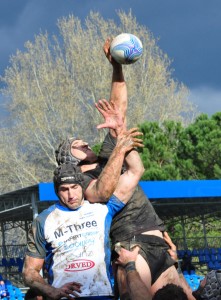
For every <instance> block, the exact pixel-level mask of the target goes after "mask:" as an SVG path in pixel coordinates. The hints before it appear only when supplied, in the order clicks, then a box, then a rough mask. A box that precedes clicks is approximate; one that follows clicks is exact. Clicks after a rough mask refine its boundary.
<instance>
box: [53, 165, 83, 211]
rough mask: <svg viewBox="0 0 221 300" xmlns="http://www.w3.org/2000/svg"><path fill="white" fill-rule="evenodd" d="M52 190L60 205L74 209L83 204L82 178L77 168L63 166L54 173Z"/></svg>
mask: <svg viewBox="0 0 221 300" xmlns="http://www.w3.org/2000/svg"><path fill="white" fill-rule="evenodd" d="M53 181H54V189H55V192H56V194H57V195H58V197H59V199H60V202H61V204H62V205H64V206H66V207H68V208H70V209H76V208H78V207H79V206H81V204H82V203H83V200H84V199H83V190H84V184H83V182H84V178H83V174H82V173H81V171H80V169H79V167H77V166H74V165H73V164H63V165H60V166H58V167H57V168H56V169H55V171H54V178H53Z"/></svg>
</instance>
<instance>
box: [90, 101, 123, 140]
mask: <svg viewBox="0 0 221 300" xmlns="http://www.w3.org/2000/svg"><path fill="white" fill-rule="evenodd" d="M95 106H96V108H97V110H98V111H99V112H100V114H101V115H102V116H103V118H104V123H102V124H100V125H98V126H97V129H101V128H109V129H113V130H115V132H116V134H117V135H118V134H119V133H120V132H121V131H122V130H124V121H123V116H122V115H121V112H120V110H119V109H117V107H116V106H115V104H114V103H109V102H108V101H107V100H105V99H102V100H99V101H98V103H95Z"/></svg>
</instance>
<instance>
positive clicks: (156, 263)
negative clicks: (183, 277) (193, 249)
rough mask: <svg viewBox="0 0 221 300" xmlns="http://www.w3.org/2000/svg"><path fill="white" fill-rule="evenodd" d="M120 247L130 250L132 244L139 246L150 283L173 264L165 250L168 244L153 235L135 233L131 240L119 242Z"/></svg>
mask: <svg viewBox="0 0 221 300" xmlns="http://www.w3.org/2000/svg"><path fill="white" fill-rule="evenodd" d="M121 245H122V247H124V248H125V249H127V250H130V249H131V247H132V246H133V245H138V246H139V247H140V251H139V254H140V255H141V256H142V257H143V258H144V259H145V260H146V262H147V264H148V266H149V268H150V273H151V277H152V280H151V285H152V284H154V282H155V281H156V280H157V279H158V277H159V276H160V275H161V274H162V273H163V272H164V271H165V270H167V269H168V268H169V267H171V266H173V265H174V264H175V261H174V260H173V259H172V258H171V256H170V255H169V253H168V252H167V250H168V249H169V246H168V245H167V243H166V242H165V241H164V239H162V238H160V237H158V236H154V235H144V234H139V235H136V236H135V237H134V238H133V240H132V241H128V242H125V241H124V242H121Z"/></svg>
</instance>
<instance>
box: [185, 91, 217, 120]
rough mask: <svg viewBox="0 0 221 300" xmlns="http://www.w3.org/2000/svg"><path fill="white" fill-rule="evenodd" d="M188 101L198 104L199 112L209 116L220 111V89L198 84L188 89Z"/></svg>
mask: <svg viewBox="0 0 221 300" xmlns="http://www.w3.org/2000/svg"><path fill="white" fill-rule="evenodd" d="M190 101H192V102H193V103H195V104H196V105H197V106H198V109H199V111H200V112H201V113H206V114H208V115H209V116H211V115H213V114H214V113H216V112H220V111H221V89H220V90H219V89H214V88H211V87H209V86H200V87H196V88H192V89H190Z"/></svg>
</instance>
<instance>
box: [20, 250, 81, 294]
mask: <svg viewBox="0 0 221 300" xmlns="http://www.w3.org/2000/svg"><path fill="white" fill-rule="evenodd" d="M43 264H44V259H40V258H34V257H30V256H28V255H26V257H25V263H24V267H23V271H22V275H23V280H24V283H25V284H26V285H27V286H29V287H30V288H31V289H33V290H34V291H35V292H36V293H37V294H38V295H42V296H46V297H48V298H49V299H61V298H62V297H65V298H67V299H73V296H78V293H80V287H81V284H79V283H77V282H70V283H67V284H65V285H63V286H62V287H60V288H55V287H53V286H51V285H49V284H48V283H47V282H46V281H45V280H44V278H43V277H42V276H41V275H40V271H41V269H42V268H43ZM76 292H78V293H76ZM70 295H73V296H70Z"/></svg>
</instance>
